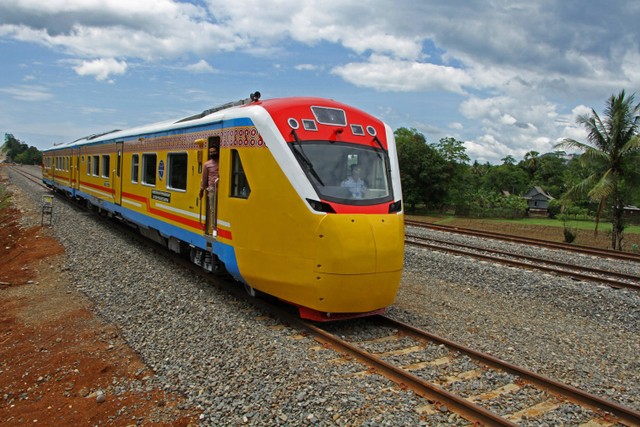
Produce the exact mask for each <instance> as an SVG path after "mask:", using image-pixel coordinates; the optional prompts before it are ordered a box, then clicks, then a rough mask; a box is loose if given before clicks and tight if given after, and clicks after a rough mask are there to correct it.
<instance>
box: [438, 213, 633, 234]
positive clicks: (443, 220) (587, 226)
mask: <svg viewBox="0 0 640 427" xmlns="http://www.w3.org/2000/svg"><path fill="white" fill-rule="evenodd" d="M434 216H435V215H434ZM436 217H437V218H438V219H437V220H436V221H434V222H435V223H436V224H443V225H445V224H447V223H450V222H454V221H456V220H458V219H462V217H456V216H453V215H446V216H439V215H437V216H436ZM465 219H472V218H465ZM478 221H482V222H486V223H505V224H524V225H541V226H545V227H558V228H564V225H565V224H564V223H563V222H562V220H561V219H557V218H556V219H551V218H521V219H505V218H481V219H478ZM566 225H567V227H570V228H576V229H579V230H587V231H593V230H594V229H595V222H594V221H587V220H568V221H567V222H566ZM598 230H599V231H602V232H605V233H606V232H608V231H609V232H610V231H611V223H610V222H606V221H600V224H599V225H598ZM624 232H625V234H640V225H627V226H626V227H625V229H624Z"/></svg>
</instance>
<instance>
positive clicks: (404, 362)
mask: <svg viewBox="0 0 640 427" xmlns="http://www.w3.org/2000/svg"><path fill="white" fill-rule="evenodd" d="M262 309H263V310H265V311H268V312H269V313H271V314H272V315H274V316H276V317H278V318H279V319H280V320H281V321H282V322H283V323H284V324H288V325H293V326H295V327H296V328H298V329H301V330H303V331H305V332H306V333H308V334H311V335H313V337H314V338H315V339H316V340H317V341H318V342H320V343H321V344H322V345H323V346H324V347H330V348H332V349H334V350H335V351H337V352H338V353H340V354H341V356H340V358H338V359H336V360H335V363H342V362H345V361H349V360H351V359H356V360H358V361H359V362H361V363H363V364H364V365H366V366H367V367H368V369H367V370H363V371H360V372H356V373H354V374H353V376H354V377H355V378H359V377H362V376H367V375H376V374H379V375H383V376H385V377H386V378H389V379H390V380H392V381H393V382H395V383H396V384H397V386H398V387H399V388H401V389H410V390H412V391H413V392H415V393H416V394H417V395H419V396H421V397H423V398H424V399H425V400H424V401H422V402H421V403H420V402H419V403H418V406H417V407H416V411H417V412H418V413H420V414H421V415H422V417H423V419H424V420H425V421H426V422H427V423H429V417H430V416H432V415H434V414H439V413H441V412H449V411H452V412H454V413H455V414H457V415H458V416H459V417H460V418H461V419H463V420H466V421H467V422H468V423H471V424H473V425H491V426H517V425H520V423H523V422H527V423H530V424H531V425H537V424H536V423H540V425H549V424H544V423H545V422H548V421H544V420H545V417H549V418H548V419H552V420H553V421H550V423H551V424H562V425H579V426H582V427H596V426H616V425H618V426H619V425H628V426H638V425H640V412H638V411H635V410H634V409H631V408H627V407H624V406H622V405H619V404H617V403H615V402H612V401H609V400H607V399H603V398H601V397H599V396H596V395H593V394H590V393H587V392H585V391H582V390H580V389H577V388H575V387H572V386H569V385H566V384H563V383H561V382H558V381H555V380H553V379H550V378H546V377H544V376H542V375H539V374H537V373H535V372H532V371H529V370H527V369H524V368H521V367H518V366H516V365H514V364H511V363H508V362H505V361H502V360H500V359H498V358H496V357H493V356H491V355H488V354H484V353H481V352H478V351H476V350H473V349H471V348H468V347H465V346H463V345H460V344H457V343H455V342H453V341H450V340H447V339H445V338H442V337H438V336H436V335H433V334H431V333H428V332H426V331H422V330H420V329H418V328H415V327H413V326H411V325H408V324H405V323H402V322H399V321H396V320H394V319H392V318H390V317H386V316H376V317H375V318H370V319H365V320H361V321H359V322H360V323H359V325H360V327H365V328H370V329H372V330H373V332H369V333H370V334H371V333H373V334H377V335H378V336H377V337H376V338H373V339H369V340H365V341H351V340H349V339H345V337H344V335H345V334H348V332H345V331H344V330H343V326H342V325H341V324H330V325H322V326H318V325H316V324H312V323H309V322H305V321H302V320H300V319H297V318H295V317H292V316H290V315H289V314H287V313H286V312H282V311H280V309H278V308H274V307H273V306H263V307H262ZM332 329H334V332H331V330H332ZM498 402H499V403H498ZM563 414H578V415H577V416H576V415H573V418H571V419H569V418H567V419H565V420H563V419H562V417H563ZM567 417H570V415H567ZM465 424H467V423H466V422H465V421H462V420H456V421H455V425H465ZM427 425H429V424H427Z"/></svg>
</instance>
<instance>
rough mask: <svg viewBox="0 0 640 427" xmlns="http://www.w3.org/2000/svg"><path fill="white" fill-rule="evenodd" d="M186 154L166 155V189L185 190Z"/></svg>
mask: <svg viewBox="0 0 640 427" xmlns="http://www.w3.org/2000/svg"><path fill="white" fill-rule="evenodd" d="M187 160H188V157H187V153H170V154H168V155H167V188H169V189H170V190H181V191H184V190H186V189H187Z"/></svg>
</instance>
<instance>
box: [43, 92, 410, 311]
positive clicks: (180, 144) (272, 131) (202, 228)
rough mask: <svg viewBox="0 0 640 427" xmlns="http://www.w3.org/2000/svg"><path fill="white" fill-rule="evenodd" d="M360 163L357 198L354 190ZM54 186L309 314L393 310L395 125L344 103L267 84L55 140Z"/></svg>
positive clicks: (47, 178) (398, 267) (398, 201)
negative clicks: (149, 119)
mask: <svg viewBox="0 0 640 427" xmlns="http://www.w3.org/2000/svg"><path fill="white" fill-rule="evenodd" d="M211 147H216V148H218V152H219V157H218V159H217V161H218V179H217V181H216V184H215V188H214V190H215V191H214V197H213V198H210V197H207V196H205V197H202V193H201V192H200V187H201V181H202V174H203V168H204V165H205V162H206V161H207V157H208V156H207V154H208V150H209V149H210V148H211ZM354 169H358V172H359V174H360V177H359V178H358V181H359V182H361V183H363V184H362V185H360V186H359V188H358V191H357V193H356V192H354V191H353V190H354V188H353V187H350V186H349V185H347V184H346V183H347V180H348V179H349V178H348V177H349V174H350V173H351V172H353V170H354ZM42 180H43V183H44V184H46V185H47V186H49V187H50V188H52V189H54V190H55V191H57V192H60V193H64V194H65V195H67V196H68V197H70V198H73V199H76V200H78V201H80V202H82V203H85V204H86V205H87V206H89V207H91V208H93V209H96V210H99V211H100V212H103V213H106V214H107V215H109V216H111V217H114V218H117V219H120V220H122V221H125V222H126V223H128V224H130V225H132V226H134V227H137V228H138V230H139V231H140V233H141V234H143V235H144V236H146V237H148V238H150V239H152V240H154V241H156V242H158V243H160V244H162V245H164V246H166V247H167V248H168V249H170V250H172V251H174V252H176V253H179V254H183V255H184V256H185V257H187V256H188V257H189V258H190V259H191V261H192V262H194V263H196V264H198V265H200V266H201V267H203V268H205V269H207V270H208V271H210V272H212V273H220V274H222V273H224V274H229V275H231V276H232V277H233V278H234V279H235V280H236V281H237V282H239V283H240V284H241V285H242V286H244V287H245V289H246V290H247V292H249V293H250V294H251V295H255V294H256V293H258V294H260V293H262V294H266V295H269V296H272V297H275V298H277V299H279V300H281V301H283V302H286V303H287V304H290V305H291V306H293V307H296V308H297V310H298V313H299V316H300V317H302V318H304V319H310V320H314V321H331V320H339V319H347V318H354V317H362V316H369V315H374V314H379V313H383V312H385V310H386V309H388V307H389V306H390V305H391V304H392V303H393V301H394V300H395V297H396V294H397V291H398V288H399V285H400V279H401V275H402V266H403V258H404V210H403V201H402V189H401V185H400V171H399V165H398V156H397V151H396V143H395V138H394V134H393V131H392V130H391V128H390V127H389V126H388V125H387V124H385V123H384V122H382V121H381V120H379V119H377V118H375V117H374V116H372V115H370V114H368V113H366V112H364V111H362V110H360V109H357V108H354V107H352V106H349V105H346V104H343V103H340V102H338V101H334V100H330V99H325V98H317V97H289V98H273V99H264V100H263V99H261V96H260V93H259V92H255V93H252V94H251V96H250V97H249V98H246V99H242V100H239V101H235V102H230V103H227V104H223V105H220V106H217V107H214V108H210V109H208V110H205V111H202V112H201V113H198V114H194V115H191V116H189V117H183V118H179V119H176V120H169V121H165V122H161V123H155V124H149V125H144V126H139V127H135V128H131V129H127V130H113V131H110V132H105V133H101V134H94V135H90V136H87V137H83V138H80V139H77V140H75V141H72V142H68V143H59V144H53V145H52V146H51V147H50V148H47V149H46V150H44V151H43V162H42ZM114 268H117V267H116V266H114Z"/></svg>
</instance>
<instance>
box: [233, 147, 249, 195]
mask: <svg viewBox="0 0 640 427" xmlns="http://www.w3.org/2000/svg"><path fill="white" fill-rule="evenodd" d="M249 194H251V187H249V181H247V176H246V175H245V173H244V168H243V167H242V161H241V160H240V154H238V150H231V197H238V198H241V199H247V198H249Z"/></svg>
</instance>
